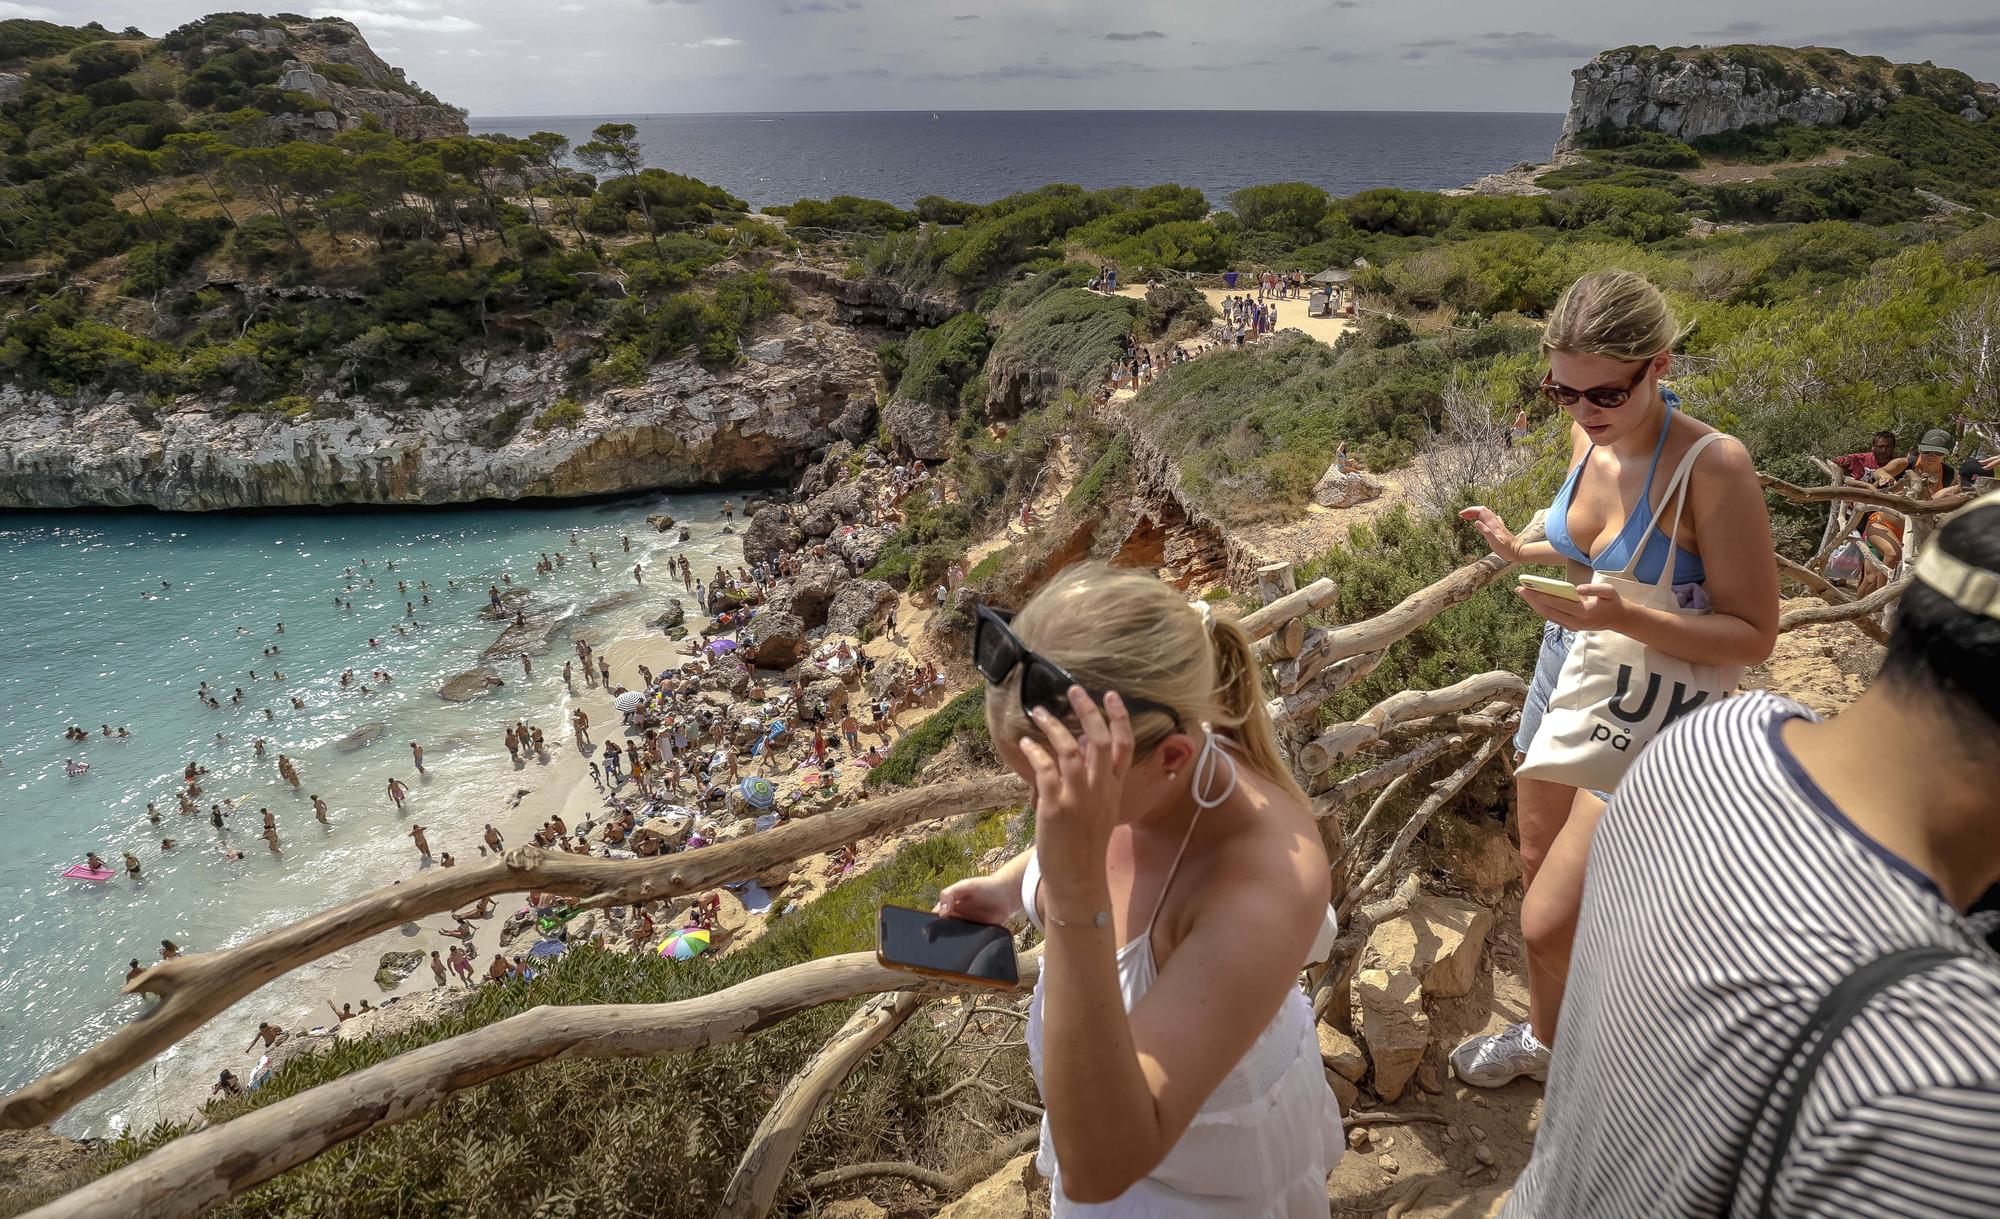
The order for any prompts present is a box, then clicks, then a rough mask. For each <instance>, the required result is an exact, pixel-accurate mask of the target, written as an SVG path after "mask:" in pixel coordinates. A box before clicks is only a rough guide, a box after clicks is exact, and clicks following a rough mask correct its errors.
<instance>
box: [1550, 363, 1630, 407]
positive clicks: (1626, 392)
mask: <svg viewBox="0 0 2000 1219" xmlns="http://www.w3.org/2000/svg"><path fill="white" fill-rule="evenodd" d="M1652 366H1653V362H1652V361H1651V360H1647V361H1646V362H1645V363H1643V364H1641V365H1639V371H1638V372H1636V373H1633V374H1632V379H1631V380H1630V381H1627V382H1626V383H1625V388H1624V389H1617V388H1615V387H1612V386H1600V387H1598V388H1596V389H1571V388H1570V387H1569V386H1567V385H1564V384H1562V383H1561V382H1559V381H1557V380H1556V379H1555V373H1553V372H1547V373H1543V374H1542V383H1541V385H1539V386H1537V387H1536V388H1538V389H1540V390H1541V391H1542V397H1544V398H1547V399H1548V400H1549V401H1551V402H1553V403H1555V404H1556V405H1558V406H1575V405H1576V403H1577V399H1579V398H1588V399H1590V404H1591V405H1592V406H1595V407H1597V408H1599V409H1600V410H1607V411H1612V410H1617V409H1618V408H1619V407H1621V406H1623V405H1625V404H1626V403H1627V402H1629V401H1631V400H1632V391H1633V390H1635V389H1637V388H1639V382H1640V381H1642V380H1644V379H1645V376H1646V370H1647V369H1649V368H1651V367H1652Z"/></svg>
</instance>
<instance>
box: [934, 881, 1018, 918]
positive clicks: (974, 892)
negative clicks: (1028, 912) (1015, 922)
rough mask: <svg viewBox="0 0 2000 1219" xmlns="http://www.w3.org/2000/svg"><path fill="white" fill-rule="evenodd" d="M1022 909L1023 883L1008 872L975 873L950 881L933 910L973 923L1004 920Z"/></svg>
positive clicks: (947, 916)
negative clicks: (1009, 875) (1011, 877)
mask: <svg viewBox="0 0 2000 1219" xmlns="http://www.w3.org/2000/svg"><path fill="white" fill-rule="evenodd" d="M1020 910H1021V883H1020V881H1018V880H1012V881H1010V880H1009V879H1008V878H1006V877H1004V876H973V877H968V878H967V879H965V880H961V881H959V882H958V883H956V884H953V885H947V886H946V887H945V890H944V892H943V893H940V894H938V900H937V905H935V906H933V907H932V908H931V913H933V914H941V915H944V916H945V917H946V918H962V919H965V920H967V921H968V922H973V923H1004V922H1006V921H1007V920H1008V919H1011V918H1013V917H1014V916H1015V915H1016V914H1018V913H1020Z"/></svg>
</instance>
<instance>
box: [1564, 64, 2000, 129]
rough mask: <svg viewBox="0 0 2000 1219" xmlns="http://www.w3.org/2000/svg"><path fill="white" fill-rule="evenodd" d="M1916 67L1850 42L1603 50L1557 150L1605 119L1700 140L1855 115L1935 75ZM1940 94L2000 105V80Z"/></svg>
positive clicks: (1955, 101)
mask: <svg viewBox="0 0 2000 1219" xmlns="http://www.w3.org/2000/svg"><path fill="white" fill-rule="evenodd" d="M1877 63H1878V64H1879V61H1877ZM1815 65H1819V66H1815ZM1911 67H1912V69H1913V74H1910V75H1906V74H1904V73H1903V72H1901V71H1900V66H1899V68H1898V70H1894V71H1884V70H1881V69H1879V68H1878V67H1875V66H1871V65H1868V64H1866V63H1865V62H1863V61H1859V60H1857V59H1856V58H1855V57H1853V56H1850V55H1847V54H1846V53H1844V52H1839V51H1827V50H1821V49H1818V48H1808V49H1806V50H1805V51H1803V52H1801V51H1793V50H1791V49H1790V48H1785V47H1708V48H1698V49H1695V48H1680V49H1671V50H1661V49H1660V48H1658V47H1626V48H1622V49H1620V50H1616V51H1606V52H1605V53H1604V54H1602V55H1599V56H1597V57H1596V58H1595V59H1592V60H1591V61H1590V62H1589V63H1587V64H1585V65H1584V66H1582V67H1581V68H1578V69H1576V70H1575V71H1574V72H1572V73H1570V75H1571V76H1572V77H1574V78H1575V81H1576V84H1575V85H1574V87H1573V88H1572V89H1571V92H1570V104H1569V114H1568V116H1567V117H1566V118H1565V119H1564V120H1563V129H1562V136H1561V137H1560V138H1559V139H1558V140H1557V141H1556V152H1557V153H1558V154H1561V153H1564V152H1567V151H1570V150H1573V149H1575V148H1576V147H1578V145H1579V143H1580V141H1581V139H1582V138H1583V137H1584V136H1586V135H1587V134H1588V133H1589V132H1591V131H1592V130H1593V129H1595V128H1597V127H1599V126H1600V125H1604V124H1609V125H1610V126H1611V127H1613V128H1620V129H1623V128H1630V127H1642V128H1647V129H1649V130H1653V131H1660V132H1664V133H1666V134H1667V135H1671V136H1675V137H1677V138H1679V139H1683V140H1693V139H1698V138H1700V137H1701V136H1705V135H1716V134H1719V133H1721V132H1725V131H1740V130H1742V129H1744V128H1746V127H1767V126H1770V125H1772V124H1775V123H1784V122H1790V123H1800V124H1803V125H1805V126H1808V127H1830V126H1836V125H1838V124H1842V123H1852V122H1856V121H1858V120H1860V119H1864V118H1866V117H1868V116H1869V115H1871V114H1874V113H1875V112H1877V111H1879V110H1881V109H1882V108H1883V107H1885V106H1887V105H1888V104H1889V103H1890V102H1891V101H1893V100H1895V99H1896V98H1898V97H1900V96H1902V95H1903V92H1904V84H1905V82H1906V81H1910V80H1916V79H1928V80H1936V79H1937V78H1938V76H1937V70H1936V69H1934V68H1931V67H1929V66H1928V65H1911ZM1916 74H1921V75H1916ZM1961 79H1962V78H1961ZM1934 100H1939V101H1940V104H1941V105H1943V106H1944V108H1945V109H1947V110H1951V111H1954V112H1957V113H1959V114H1961V115H1963V116H1964V117H1966V118H1968V119H1979V118H1983V117H1985V116H1987V115H1991V114H1994V113H1996V112H2000V88H1996V87H1995V86H1993V85H1990V84H1985V83H1975V85H1974V86H1973V88H1972V90H1971V91H1970V92H1968V93H1965V94H1964V95H1963V96H1962V97H1943V98H1941V99H1934Z"/></svg>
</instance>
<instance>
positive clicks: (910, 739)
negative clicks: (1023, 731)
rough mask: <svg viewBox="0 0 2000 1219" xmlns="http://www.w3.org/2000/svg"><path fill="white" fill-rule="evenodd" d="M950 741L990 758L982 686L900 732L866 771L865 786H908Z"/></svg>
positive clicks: (990, 741) (974, 688)
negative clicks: (902, 732) (878, 759)
mask: <svg viewBox="0 0 2000 1219" xmlns="http://www.w3.org/2000/svg"><path fill="white" fill-rule="evenodd" d="M953 740H961V741H964V742H966V743H967V744H968V745H970V746H971V747H972V748H973V750H974V751H975V753H976V754H978V753H983V754H984V755H985V756H987V757H991V756H992V737H991V736H990V735H988V733H987V731H986V687H985V686H984V685H979V686H975V687H973V688H972V689H970V690H967V691H965V692H964V693H963V694H960V695H958V696H957V697H955V698H953V699H952V700H951V701H950V702H948V703H946V704H945V705H944V706H942V707H940V708H938V709H937V710H936V711H933V712H931V713H930V714H929V715H927V716H925V717H924V719H923V722H922V723H920V724H918V725H917V726H916V727H915V728H912V729H910V730H909V731H908V732H906V733H904V734H903V736H902V739H901V740H899V741H897V742H896V743H895V745H894V746H892V747H891V748H890V750H889V753H888V756H887V757H885V758H884V759H883V760H882V764H881V765H880V766H877V767H876V768H875V769H873V770H871V771H869V772H868V780H867V782H868V786H870V787H908V786H910V785H911V784H913V783H915V782H916V781H917V775H918V773H919V772H920V771H922V770H923V768H924V763H926V762H928V761H930V760H931V759H932V758H933V757H936V756H937V755H938V754H939V753H940V752H941V751H943V749H944V748H945V746H947V745H949V744H951V743H952V741H953Z"/></svg>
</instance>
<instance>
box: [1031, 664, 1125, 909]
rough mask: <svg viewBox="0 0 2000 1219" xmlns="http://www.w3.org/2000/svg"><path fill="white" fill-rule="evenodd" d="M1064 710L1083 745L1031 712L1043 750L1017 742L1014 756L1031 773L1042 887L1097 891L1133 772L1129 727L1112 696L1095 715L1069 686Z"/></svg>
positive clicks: (1041, 713)
mask: <svg viewBox="0 0 2000 1219" xmlns="http://www.w3.org/2000/svg"><path fill="white" fill-rule="evenodd" d="M1069 705H1070V709H1071V710H1072V711H1073V712H1074V713H1075V715H1076V719H1077V723H1078V724H1080V725H1081V726H1082V729H1083V739H1082V740H1080V741H1079V740H1078V739H1077V738H1076V736H1075V735H1074V734H1073V733H1071V732H1070V730H1069V727H1068V725H1066V724H1064V723H1063V722H1062V721H1061V720H1060V719H1057V718H1056V717H1055V716H1053V715H1051V714H1049V712H1048V710H1047V709H1046V708H1043V707H1037V708H1035V710H1034V712H1033V719H1034V721H1035V727H1036V728H1038V729H1040V730H1041V733H1042V737H1043V739H1044V740H1046V741H1047V742H1048V744H1047V745H1046V746H1043V745H1039V744H1037V743H1036V742H1035V741H1034V740H1033V739H1031V738H1029V737H1025V736H1024V737H1022V738H1021V746H1020V748H1021V755H1022V757H1023V758H1025V759H1026V761H1027V763H1028V767H1029V769H1030V770H1032V771H1033V772H1034V778H1033V783H1034V788H1035V849H1036V853H1037V854H1038V855H1040V857H1041V861H1042V875H1043V877H1044V878H1046V879H1047V880H1048V881H1049V882H1051V883H1053V884H1057V885H1076V884H1079V883H1081V884H1089V885H1100V886H1101V885H1102V884H1103V883H1104V852H1105V848H1106V847H1107V846H1108V845H1109V843H1110V841H1111V829H1112V827H1113V826H1115V825H1116V824H1118V811H1119V807H1120V805H1121V804H1122V803H1123V800H1124V795H1125V774H1126V771H1127V770H1128V769H1130V767H1131V765H1132V719H1131V717H1130V716H1129V715H1128V714H1127V713H1126V710H1125V700H1124V699H1122V698H1119V697H1118V695H1117V694H1116V693H1115V692H1114V693H1110V694H1107V695H1105V696H1104V709H1103V710H1102V711H1099V710H1098V707H1097V704H1096V703H1095V702H1093V701H1092V700H1091V697H1090V695H1088V694H1086V693H1084V690H1083V688H1082V687H1081V686H1071V687H1070V688H1069Z"/></svg>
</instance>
